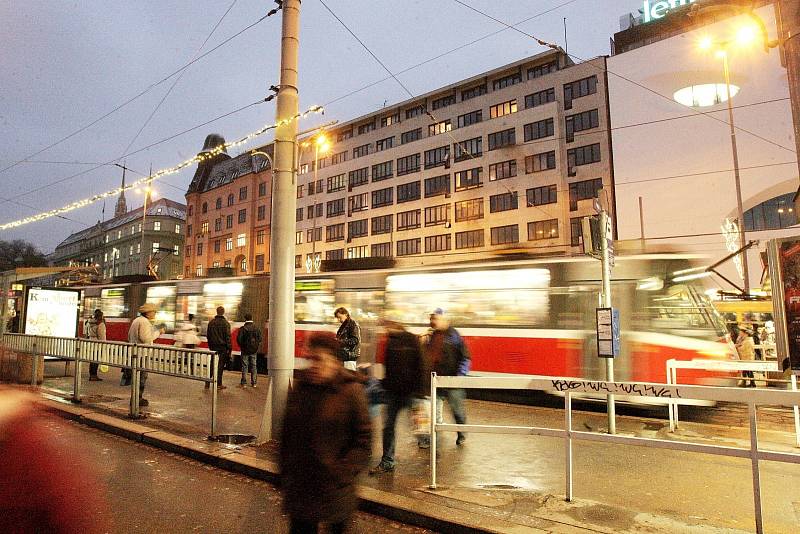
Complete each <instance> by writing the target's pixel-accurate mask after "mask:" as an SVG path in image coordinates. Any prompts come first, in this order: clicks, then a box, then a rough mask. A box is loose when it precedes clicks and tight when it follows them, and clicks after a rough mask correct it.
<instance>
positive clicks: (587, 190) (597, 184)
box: [569, 178, 603, 211]
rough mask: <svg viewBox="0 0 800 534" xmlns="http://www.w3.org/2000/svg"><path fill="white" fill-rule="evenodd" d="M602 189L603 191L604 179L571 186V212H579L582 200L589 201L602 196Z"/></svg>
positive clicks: (576, 183)
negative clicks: (579, 202) (579, 204)
mask: <svg viewBox="0 0 800 534" xmlns="http://www.w3.org/2000/svg"><path fill="white" fill-rule="evenodd" d="M601 189H603V179H602V178H595V179H593V180H584V181H582V182H575V183H571V184H569V211H577V210H578V201H580V200H589V199H590V198H597V197H598V196H600V190H601Z"/></svg>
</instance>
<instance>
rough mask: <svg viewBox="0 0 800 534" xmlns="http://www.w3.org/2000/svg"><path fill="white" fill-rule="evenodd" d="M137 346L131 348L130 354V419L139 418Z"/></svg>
mask: <svg viewBox="0 0 800 534" xmlns="http://www.w3.org/2000/svg"><path fill="white" fill-rule="evenodd" d="M138 347H139V346H138V345H134V346H133V354H131V414H130V415H131V418H133V419H137V418H138V417H139V351H138V350H137V349H138Z"/></svg>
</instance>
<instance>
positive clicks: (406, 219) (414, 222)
mask: <svg viewBox="0 0 800 534" xmlns="http://www.w3.org/2000/svg"><path fill="white" fill-rule="evenodd" d="M419 226H420V210H410V211H401V212H400V213H398V214H397V229H398V230H413V229H414V228H419Z"/></svg>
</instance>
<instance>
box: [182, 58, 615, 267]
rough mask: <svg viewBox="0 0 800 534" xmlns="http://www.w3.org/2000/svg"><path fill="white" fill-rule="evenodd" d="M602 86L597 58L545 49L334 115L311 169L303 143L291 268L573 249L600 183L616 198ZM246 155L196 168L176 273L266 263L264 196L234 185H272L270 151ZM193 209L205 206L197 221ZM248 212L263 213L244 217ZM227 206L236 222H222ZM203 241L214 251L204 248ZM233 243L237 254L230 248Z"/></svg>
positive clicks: (568, 251)
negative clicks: (351, 113)
mask: <svg viewBox="0 0 800 534" xmlns="http://www.w3.org/2000/svg"><path fill="white" fill-rule="evenodd" d="M606 95H607V92H606V76H605V58H598V59H595V60H591V61H588V62H585V63H581V64H573V63H572V62H571V61H570V60H569V58H568V57H567V56H566V55H565V54H564V53H563V52H561V51H550V52H547V53H543V54H539V55H537V56H533V57H530V58H527V59H524V60H522V61H518V62H516V63H513V64H510V65H506V66H504V67H501V68H499V69H495V70H493V71H491V72H486V73H483V74H481V75H478V76H474V77H472V78H470V79H468V80H464V81H462V82H459V83H456V84H453V85H450V86H447V87H444V88H441V89H438V90H436V91H433V92H430V93H428V94H426V95H423V96H420V97H418V98H415V99H413V100H409V101H406V102H402V103H400V104H398V105H395V106H391V107H387V108H384V109H382V110H380V111H378V112H374V113H371V114H369V115H365V116H362V117H359V118H358V119H355V120H352V121H349V122H347V123H344V124H341V125H337V126H336V128H335V129H334V130H331V131H329V132H326V135H327V137H328V139H329V141H330V144H331V148H330V150H329V151H328V153H327V154H325V155H324V156H323V155H320V156H319V164H318V166H317V165H316V161H315V151H314V148H313V145H311V146H309V147H307V148H303V143H301V148H300V156H299V161H298V163H299V169H298V185H297V191H296V194H297V213H296V221H297V231H296V236H295V242H296V256H295V267H296V268H297V271H298V273H300V272H317V271H319V270H326V269H327V270H333V269H349V268H354V269H355V268H359V266H363V265H365V262H364V261H363V260H364V259H365V258H383V259H386V260H389V259H390V260H391V261H393V262H394V263H396V264H398V265H415V264H423V263H424V264H429V263H442V262H452V261H466V260H470V259H477V258H481V257H487V256H489V255H492V254H496V253H498V252H509V251H513V252H523V253H535V254H542V255H555V254H557V255H570V254H575V253H578V252H579V251H580V237H581V236H580V234H581V224H580V219H581V217H583V216H586V215H589V214H591V213H594V208H593V202H592V199H594V198H595V197H596V196H598V195H599V194H600V191H605V192H606V193H605V194H604V195H603V197H604V198H605V201H606V202H607V204H608V205H609V206H610V207H611V209H612V210H613V206H614V201H613V176H612V172H611V168H612V167H611V163H612V162H611V157H610V135H609V130H608V124H609V118H608V106H607V96H606ZM306 144H308V143H306ZM212 145H213V144H212ZM208 146H210V145H208V141H207V147H208ZM256 159H257V156H256V157H255V158H254V157H252V156H250V155H242V156H238V157H237V158H233V159H231V158H230V157H228V156H227V155H220V156H219V161H218V162H216V163H213V162H209V164H208V168H201V167H198V174H197V175H196V178H195V180H194V181H193V183H192V186H191V187H190V190H189V192H188V194H187V204H188V205H189V213H190V215H189V220H190V221H191V222H190V225H187V230H189V229H190V228H191V229H192V230H193V231H195V232H196V230H195V229H196V228H197V227H198V226H197V225H198V224H200V225H201V226H202V227H203V228H207V229H208V231H209V232H210V234H208V237H206V236H205V234H200V235H203V236H204V237H202V238H201V237H200V235H198V234H195V235H193V236H187V256H186V261H185V266H184V270H185V274H187V275H189V274H192V273H193V274H202V272H204V271H203V269H207V268H208V266H210V265H220V266H224V264H225V263H223V262H226V263H227V262H230V266H233V267H234V268H235V271H236V272H237V273H243V272H256V273H258V272H262V269H261V267H263V268H264V270H266V269H268V263H269V259H268V258H269V254H268V245H269V228H268V224H269V195H268V194H265V198H264V207H263V208H262V207H261V206H260V205H259V201H258V199H260V198H261V196H260V195H259V196H255V197H253V196H250V197H247V198H246V199H245V200H244V201H241V202H240V201H239V198H240V191H243V190H248V191H250V190H253V189H254V188H256V187H261V184H268V183H269V182H268V180H269V176H268V173H266V172H264V170H266V169H267V168H268V165H269V164H268V162H266V161H263V162H262V163H263V165H264V167H263V169H264V170H257V168H256V167H254V165H255V163H254V161H256ZM315 167H316V168H315ZM234 169H235V170H234ZM234 175H236V176H234ZM208 176H211V177H218V178H214V179H209V178H208ZM263 187H266V192H268V191H269V186H268V185H265V186H263ZM231 195H232V197H233V204H232V205H230V206H228V204H227V201H226V198H227V199H230V198H231ZM220 202H222V207H221V208H219V209H216V210H215V206H220ZM229 208H230V209H229ZM203 209H207V210H209V212H210V213H212V214H211V215H208V216H206V217H200V218H198V215H197V213H198V210H200V212H201V213H203V211H202V210H203ZM254 209H255V210H262V211H264V213H265V217H266V218H265V219H263V220H261V219H259V218H258V217H256V220H255V221H253V220H252V217H251V214H252V213H253V210H254ZM226 210H227V211H226ZM241 210H244V212H245V215H244V216H243V217H242V216H241V215H240V214H241V213H242V211H241ZM192 213H194V216H192V215H191V214H192ZM258 213H260V211H259V212H258ZM204 215H205V214H204ZM230 217H233V218H234V221H238V220H244V221H245V222H244V223H242V225H240V226H237V225H236V224H235V223H234V224H233V226H231V227H230V228H229V227H228V224H226V223H225V221H227V220H228V219H230ZM220 219H221V220H222V221H223V223H222V226H223V227H222V228H221V227H220V225H219V221H220ZM215 221H217V222H215ZM259 236H263V237H259ZM209 240H211V241H212V242H214V243H216V242H218V241H219V242H220V243H221V244H220V245H219V250H218V246H217V245H216V244H214V248H213V252H209V253H206V250H208V249H209V244H208V241H209ZM232 240H233V243H234V244H235V245H234V249H236V250H235V254H226V253H228V252H231V251H230V250H227V247H229V246H231V244H230V243H231V241H232ZM203 241H205V244H203V245H201V246H203V248H204V250H203V253H202V254H198V252H197V250H196V247H197V246H198V244H200V243H201V242H203ZM253 242H255V245H252V243H253ZM238 243H244V245H243V246H242V247H241V249H238V248H237V247H236V245H238ZM191 247H195V248H194V249H192V248H191ZM262 247H263V248H262ZM223 249H226V250H223ZM234 256H235V257H234ZM259 256H263V257H264V260H261V261H259V259H258V258H259ZM240 261H246V264H247V266H249V265H253V268H252V269H250V270H248V271H245V270H244V269H240V268H239V267H240V265H239V262H240Z"/></svg>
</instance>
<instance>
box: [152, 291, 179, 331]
mask: <svg viewBox="0 0 800 534" xmlns="http://www.w3.org/2000/svg"><path fill="white" fill-rule="evenodd" d="M145 302H147V303H148V304H152V305H154V306H155V307H156V318H155V320H154V321H153V323H154V324H156V325H158V326H162V325H163V326H164V328H166V329H167V332H174V331H175V286H150V287H148V288H147V295H146V298H145Z"/></svg>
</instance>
